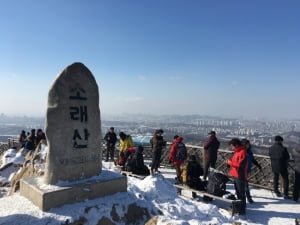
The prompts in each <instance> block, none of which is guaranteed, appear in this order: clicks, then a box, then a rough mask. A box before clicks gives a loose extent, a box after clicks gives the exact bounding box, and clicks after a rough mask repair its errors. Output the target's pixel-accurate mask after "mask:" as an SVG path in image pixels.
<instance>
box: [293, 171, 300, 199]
mask: <svg viewBox="0 0 300 225" xmlns="http://www.w3.org/2000/svg"><path fill="white" fill-rule="evenodd" d="M299 192H300V172H297V171H295V184H294V190H293V200H294V201H298V199H299Z"/></svg>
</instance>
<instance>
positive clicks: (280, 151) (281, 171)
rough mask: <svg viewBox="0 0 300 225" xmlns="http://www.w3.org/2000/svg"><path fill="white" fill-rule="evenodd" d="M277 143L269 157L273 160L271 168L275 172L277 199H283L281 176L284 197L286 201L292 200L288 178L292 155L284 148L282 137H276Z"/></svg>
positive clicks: (271, 148)
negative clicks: (289, 162)
mask: <svg viewBox="0 0 300 225" xmlns="http://www.w3.org/2000/svg"><path fill="white" fill-rule="evenodd" d="M274 140H275V143H274V144H273V145H272V146H271V147H270V149H269V156H270V160H271V168H272V172H273V177H274V178H273V190H274V193H275V194H276V196H277V197H281V196H282V194H281V193H280V191H279V190H278V180H279V175H281V177H282V178H283V196H284V199H290V197H289V177H288V170H287V167H288V160H289V159H290V155H289V153H288V151H287V149H286V147H284V146H283V144H282V142H283V138H282V137H281V136H275V138H274Z"/></svg>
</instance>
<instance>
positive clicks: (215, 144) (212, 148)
mask: <svg viewBox="0 0 300 225" xmlns="http://www.w3.org/2000/svg"><path fill="white" fill-rule="evenodd" d="M208 134H209V135H210V137H209V138H208V140H207V141H206V142H205V144H204V151H205V165H204V175H203V180H206V178H207V176H208V171H209V168H210V167H212V168H216V161H217V155H218V149H219V147H220V142H219V141H218V139H217V137H216V132H215V131H211V132H209V133H208Z"/></svg>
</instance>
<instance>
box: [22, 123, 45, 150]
mask: <svg viewBox="0 0 300 225" xmlns="http://www.w3.org/2000/svg"><path fill="white" fill-rule="evenodd" d="M41 140H46V135H45V133H44V132H43V130H42V129H37V132H36V130H35V129H31V131H30V132H27V133H26V131H25V130H22V131H21V133H20V135H19V143H20V145H21V148H23V149H24V152H28V151H31V150H34V149H35V148H36V147H37V146H38V144H39V143H40V141H41Z"/></svg>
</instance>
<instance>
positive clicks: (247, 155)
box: [104, 127, 300, 215]
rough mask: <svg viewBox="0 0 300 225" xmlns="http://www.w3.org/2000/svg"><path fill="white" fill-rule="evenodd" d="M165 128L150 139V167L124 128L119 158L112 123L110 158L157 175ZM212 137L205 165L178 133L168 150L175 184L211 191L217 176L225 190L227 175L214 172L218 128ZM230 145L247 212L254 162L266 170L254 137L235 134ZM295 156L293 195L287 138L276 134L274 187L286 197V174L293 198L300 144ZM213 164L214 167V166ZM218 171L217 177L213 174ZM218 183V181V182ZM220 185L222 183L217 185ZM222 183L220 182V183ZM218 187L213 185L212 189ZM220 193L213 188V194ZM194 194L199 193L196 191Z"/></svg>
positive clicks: (298, 184) (232, 171)
mask: <svg viewBox="0 0 300 225" xmlns="http://www.w3.org/2000/svg"><path fill="white" fill-rule="evenodd" d="M163 133H164V131H163V130H162V129H159V130H156V131H155V133H154V135H153V137H152V138H151V140H150V144H151V148H152V162H151V167H150V171H149V169H148V167H147V166H145V164H144V159H143V150H144V148H143V146H141V145H140V146H138V147H137V149H136V150H135V148H134V146H133V141H132V138H131V136H130V135H128V134H125V133H124V132H120V133H119V136H120V140H119V141H120V152H119V154H118V157H117V159H116V160H114V151H115V144H116V142H117V135H116V134H115V132H114V128H113V127H111V128H110V130H109V132H107V133H106V135H105V137H104V139H105V140H106V142H107V152H106V161H109V157H110V160H111V161H114V162H115V164H116V165H119V166H121V167H122V170H126V171H130V172H132V173H134V174H139V175H144V176H147V175H150V174H151V175H154V174H155V173H160V172H159V170H158V168H159V167H160V162H161V156H162V152H163V149H164V148H165V147H166V141H165V140H164V138H163ZM208 135H209V137H208V139H207V141H206V142H205V144H204V146H203V147H204V151H205V155H204V156H205V160H204V161H205V164H204V167H202V166H201V164H200V162H199V160H197V157H196V155H188V153H187V149H186V147H185V144H184V143H183V137H180V136H178V135H175V136H174V138H173V142H172V145H171V148H170V151H169V154H168V160H169V163H172V164H173V165H174V168H175V170H176V177H175V179H176V182H175V184H182V183H185V184H186V185H188V186H189V187H191V188H193V189H197V190H203V191H208V192H209V188H210V186H211V184H212V181H213V180H219V181H220V180H222V182H223V186H224V187H223V189H224V192H223V194H224V193H226V192H225V189H226V185H224V184H226V182H227V181H229V179H228V178H227V176H226V175H224V174H220V173H218V172H210V171H213V170H214V169H215V168H216V161H217V156H218V149H219V147H220V142H219V140H218V139H217V137H216V132H215V131H211V132H209V133H208ZM228 145H229V146H230V148H231V149H232V150H233V155H232V157H231V158H230V159H228V160H227V161H226V163H227V165H228V167H229V175H230V177H232V179H233V183H234V188H235V194H236V196H237V199H239V200H241V205H240V211H239V214H241V215H242V214H245V213H246V200H247V201H248V202H249V203H253V202H254V201H253V199H252V197H251V194H250V189H249V185H248V180H247V179H248V177H249V175H250V174H251V168H252V164H254V165H255V166H257V167H258V169H259V170H262V167H261V165H259V163H258V162H257V161H256V159H255V158H254V156H253V153H252V150H251V144H250V141H249V140H247V139H241V140H240V139H238V138H233V139H231V140H230V141H229V142H228ZM292 155H293V159H294V160H295V183H294V190H293V196H292V197H290V196H289V190H288V188H289V179H288V169H287V167H288V160H289V159H290V156H289V153H288V151H287V148H286V147H285V146H284V145H283V138H282V137H281V136H275V139H274V144H273V145H272V146H271V147H270V148H269V156H270V160H271V169H272V172H273V191H274V193H275V194H276V196H277V197H282V193H281V192H280V191H279V188H278V180H279V176H282V178H283V198H284V199H291V198H292V199H293V200H294V201H296V202H297V201H298V198H299V191H300V146H299V147H298V148H295V149H293V151H292ZM210 168H212V169H210ZM213 175H215V177H213ZM200 176H202V179H201V178H200ZM218 176H219V177H218ZM215 186H216V185H215ZM217 186H218V185H217ZM219 186H220V185H219ZM213 188H215V187H212V189H213ZM216 193H218V191H217V190H213V191H212V194H216ZM227 193H228V192H227ZM193 197H194V198H196V197H197V195H196V193H195V192H193Z"/></svg>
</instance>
